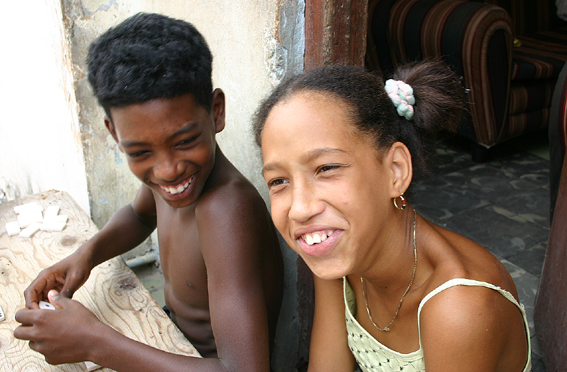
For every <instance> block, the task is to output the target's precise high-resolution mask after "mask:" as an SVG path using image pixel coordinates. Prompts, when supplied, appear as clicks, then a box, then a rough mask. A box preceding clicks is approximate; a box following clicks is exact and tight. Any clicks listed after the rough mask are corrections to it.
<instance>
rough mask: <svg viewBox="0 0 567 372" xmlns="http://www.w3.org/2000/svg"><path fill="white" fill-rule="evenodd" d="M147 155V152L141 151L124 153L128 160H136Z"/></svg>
mask: <svg viewBox="0 0 567 372" xmlns="http://www.w3.org/2000/svg"><path fill="white" fill-rule="evenodd" d="M148 153H149V151H147V150H142V151H136V152H128V153H126V155H128V157H130V158H138V157H140V156H142V155H146V154H148Z"/></svg>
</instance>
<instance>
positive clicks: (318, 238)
mask: <svg viewBox="0 0 567 372" xmlns="http://www.w3.org/2000/svg"><path fill="white" fill-rule="evenodd" d="M333 232H334V231H333V230H328V231H325V232H321V233H312V234H305V235H303V240H304V241H305V243H307V245H313V244H317V243H321V242H324V241H325V240H327V238H328V237H329V236H331V235H332V234H333Z"/></svg>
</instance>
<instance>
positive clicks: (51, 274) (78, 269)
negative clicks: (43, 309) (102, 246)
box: [24, 251, 92, 309]
mask: <svg viewBox="0 0 567 372" xmlns="http://www.w3.org/2000/svg"><path fill="white" fill-rule="evenodd" d="M91 268H92V265H91V263H90V262H89V261H88V260H87V259H86V258H85V257H83V255H81V254H80V253H79V251H77V252H75V253H73V254H72V255H70V256H69V257H67V258H65V259H64V260H62V261H60V262H58V263H56V264H55V265H53V266H51V267H48V268H47V269H44V270H42V271H41V272H40V273H39V275H38V276H37V278H35V279H34V281H33V282H32V283H31V284H30V285H29V287H28V288H26V290H25V291H24V298H25V300H26V307H27V308H28V309H39V306H38V303H39V301H41V300H43V299H45V298H47V294H48V292H49V291H50V290H52V289H54V290H56V291H58V292H60V293H61V295H62V296H64V297H67V298H71V297H73V294H74V293H75V291H76V290H77V289H79V288H80V287H81V286H82V285H83V284H84V283H85V282H86V281H87V279H88V278H89V274H90V272H91Z"/></svg>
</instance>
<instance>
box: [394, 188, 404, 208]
mask: <svg viewBox="0 0 567 372" xmlns="http://www.w3.org/2000/svg"><path fill="white" fill-rule="evenodd" d="M398 198H400V205H398ZM394 207H396V208H397V209H399V210H401V211H403V210H404V209H406V199H404V193H403V192H402V193H401V194H400V196H398V197H396V198H394Z"/></svg>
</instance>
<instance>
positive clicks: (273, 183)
mask: <svg viewBox="0 0 567 372" xmlns="http://www.w3.org/2000/svg"><path fill="white" fill-rule="evenodd" d="M284 183H286V180H284V179H281V178H276V179H273V180H271V181H270V182H268V188H271V187H276V186H281V185H283V184H284Z"/></svg>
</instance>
